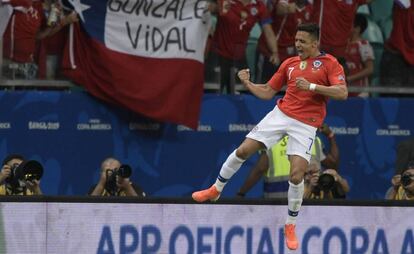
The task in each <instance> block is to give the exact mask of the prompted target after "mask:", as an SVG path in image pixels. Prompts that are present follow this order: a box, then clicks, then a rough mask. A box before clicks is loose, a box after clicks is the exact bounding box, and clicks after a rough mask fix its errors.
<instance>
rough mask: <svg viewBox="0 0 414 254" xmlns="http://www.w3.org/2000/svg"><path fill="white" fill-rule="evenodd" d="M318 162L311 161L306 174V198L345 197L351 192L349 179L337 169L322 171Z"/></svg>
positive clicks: (304, 196)
mask: <svg viewBox="0 0 414 254" xmlns="http://www.w3.org/2000/svg"><path fill="white" fill-rule="evenodd" d="M318 164H319V163H317V162H312V161H311V162H310V163H309V167H308V170H307V172H306V174H305V192H304V194H303V198H304V199H307V198H308V199H344V198H346V193H348V192H349V185H348V181H347V180H346V179H345V178H343V177H341V175H339V174H338V171H336V170H335V169H326V170H324V171H323V172H322V174H321V170H320V169H319V168H318Z"/></svg>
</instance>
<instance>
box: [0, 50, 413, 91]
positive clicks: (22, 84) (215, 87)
mask: <svg viewBox="0 0 414 254" xmlns="http://www.w3.org/2000/svg"><path fill="white" fill-rule="evenodd" d="M0 59H1V58H0ZM0 63H1V60H0ZM0 74H1V72H0ZM0 87H1V88H3V89H11V90H13V89H15V88H38V89H40V90H41V89H43V88H47V89H72V88H75V87H79V86H77V85H76V84H74V83H73V82H71V81H69V80H48V79H47V80H46V79H34V80H19V79H14V80H11V79H0ZM204 89H205V90H206V91H219V90H220V85H219V84H218V83H211V82H207V83H205V84H204ZM235 90H236V92H247V91H248V90H247V89H246V87H245V86H244V85H243V84H235ZM285 90H286V87H283V88H282V91H285ZM348 91H349V92H353V93H369V94H401V95H412V96H413V97H414V84H413V87H384V86H370V87H352V86H351V87H348Z"/></svg>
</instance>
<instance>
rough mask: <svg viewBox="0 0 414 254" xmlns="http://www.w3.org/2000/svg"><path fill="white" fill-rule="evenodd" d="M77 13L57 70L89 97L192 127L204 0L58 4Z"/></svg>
mask: <svg viewBox="0 0 414 254" xmlns="http://www.w3.org/2000/svg"><path fill="white" fill-rule="evenodd" d="M63 4H64V5H65V6H66V7H67V8H71V9H73V10H75V11H76V12H77V13H78V15H79V21H80V22H79V24H75V25H74V26H73V29H72V31H73V34H72V36H70V39H69V41H68V46H67V48H66V49H67V50H66V51H65V52H66V56H67V57H65V62H64V64H65V66H67V67H68V68H67V69H66V71H65V73H66V74H67V75H68V76H69V77H70V78H72V79H73V80H74V81H75V82H77V83H80V84H82V85H83V86H85V87H86V88H87V89H88V90H89V91H90V92H91V93H92V94H93V95H95V96H97V97H99V98H102V99H104V100H107V101H110V102H113V103H116V104H118V105H121V106H124V107H127V108H129V109H131V110H133V111H135V112H137V113H140V114H143V115H145V116H148V117H151V118H154V119H156V120H160V121H167V122H173V123H179V124H184V125H187V126H190V127H196V126H197V124H198V116H199V112H200V103H201V96H202V94H203V83H204V65H203V60H204V48H205V44H206V38H207V33H208V29H209V24H210V22H209V13H208V11H207V9H206V8H207V1H206V0H153V1H140V0H135V1H113V0H108V1H104V0H65V2H64V3H63Z"/></svg>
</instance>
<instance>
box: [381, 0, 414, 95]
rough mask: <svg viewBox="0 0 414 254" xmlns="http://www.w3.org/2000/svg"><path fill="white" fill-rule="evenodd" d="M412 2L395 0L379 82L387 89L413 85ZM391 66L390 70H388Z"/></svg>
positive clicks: (413, 10)
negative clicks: (390, 29)
mask: <svg viewBox="0 0 414 254" xmlns="http://www.w3.org/2000/svg"><path fill="white" fill-rule="evenodd" d="M413 12H414V0H407V1H402V0H400V1H399V0H395V1H394V7H393V28H392V31H391V34H390V37H389V38H388V40H387V42H386V43H385V46H384V52H383V55H382V59H381V67H380V68H381V71H380V82H381V85H382V86H388V87H413V84H414V51H413V45H414V29H413V27H414V15H413ZM390 66H392V68H390Z"/></svg>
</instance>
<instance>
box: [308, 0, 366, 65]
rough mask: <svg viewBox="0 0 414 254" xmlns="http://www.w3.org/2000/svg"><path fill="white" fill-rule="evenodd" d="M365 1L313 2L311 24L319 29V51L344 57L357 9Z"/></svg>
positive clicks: (332, 0)
mask: <svg viewBox="0 0 414 254" xmlns="http://www.w3.org/2000/svg"><path fill="white" fill-rule="evenodd" d="M366 3H367V0H315V2H314V9H313V14H312V16H313V18H312V20H313V22H315V23H317V24H319V27H320V33H319V34H320V36H319V38H320V39H319V40H320V45H321V50H323V51H325V52H327V53H329V54H332V55H334V56H336V57H343V56H344V55H345V50H346V45H347V43H348V39H349V37H350V36H351V33H352V28H353V24H354V18H355V14H356V11H357V9H358V7H359V6H360V5H362V4H366Z"/></svg>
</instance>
